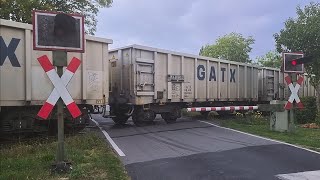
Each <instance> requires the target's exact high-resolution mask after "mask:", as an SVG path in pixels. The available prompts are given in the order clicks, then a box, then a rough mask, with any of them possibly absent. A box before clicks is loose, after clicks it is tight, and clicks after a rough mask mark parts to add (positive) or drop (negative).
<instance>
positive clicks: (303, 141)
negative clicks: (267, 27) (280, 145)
mask: <svg viewBox="0 0 320 180" xmlns="http://www.w3.org/2000/svg"><path fill="white" fill-rule="evenodd" d="M219 122H220V124H221V125H222V126H224V127H228V128H232V129H236V130H240V131H243V132H248V133H251V134H255V135H259V136H263V137H267V138H271V139H275V140H279V141H283V142H287V143H290V144H295V145H298V146H301V147H305V148H309V149H312V150H315V151H319V152H320V129H308V128H302V127H299V126H296V129H295V132H276V131H271V130H270V127H269V121H268V120H267V119H260V120H252V119H251V118H249V119H245V118H233V119H229V120H219Z"/></svg>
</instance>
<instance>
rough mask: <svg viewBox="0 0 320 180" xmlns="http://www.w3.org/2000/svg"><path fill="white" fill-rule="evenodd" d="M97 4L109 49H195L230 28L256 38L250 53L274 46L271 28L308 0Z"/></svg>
mask: <svg viewBox="0 0 320 180" xmlns="http://www.w3.org/2000/svg"><path fill="white" fill-rule="evenodd" d="M113 1H114V2H113V4H112V7H110V8H103V9H100V12H99V14H98V25H97V32H96V34H95V35H96V36H98V37H104V38H108V39H112V40H113V44H112V45H111V46H110V49H114V48H118V47H122V46H127V45H131V44H140V45H145V46H151V47H155V48H161V49H168V50H172V51H178V52H184V53H190V54H196V55H197V54H199V50H200V48H201V46H203V45H205V44H213V43H215V41H216V39H217V38H219V37H221V36H223V35H225V34H229V33H231V32H237V33H241V34H242V35H243V36H244V37H248V36H252V37H253V38H254V39H255V43H254V45H252V46H251V47H252V51H251V53H250V58H251V59H253V60H255V59H256V57H257V56H262V55H264V54H265V53H267V52H268V51H270V50H274V49H275V41H274V38H273V34H275V33H278V32H279V31H280V30H281V29H282V28H283V27H284V22H285V21H286V20H287V19H288V18H289V17H296V7H297V6H298V5H300V6H301V7H304V6H305V5H307V4H309V2H311V1H309V0H113Z"/></svg>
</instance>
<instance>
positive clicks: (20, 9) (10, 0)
mask: <svg viewBox="0 0 320 180" xmlns="http://www.w3.org/2000/svg"><path fill="white" fill-rule="evenodd" d="M112 2H113V1H112V0H1V1H0V18H2V19H7V20H12V21H17V22H24V23H29V24H31V23H32V19H31V16H32V10H47V11H62V12H65V13H78V14H82V15H85V24H86V28H87V30H86V33H87V34H91V35H93V34H94V32H95V31H96V26H97V19H96V16H97V14H98V12H99V8H104V7H110V6H111V4H112Z"/></svg>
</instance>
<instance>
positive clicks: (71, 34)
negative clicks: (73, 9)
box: [33, 11, 85, 53]
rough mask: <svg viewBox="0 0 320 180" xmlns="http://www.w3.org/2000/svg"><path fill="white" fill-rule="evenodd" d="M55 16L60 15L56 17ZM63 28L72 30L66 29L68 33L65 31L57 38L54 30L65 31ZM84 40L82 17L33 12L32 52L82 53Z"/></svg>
mask: <svg viewBox="0 0 320 180" xmlns="http://www.w3.org/2000/svg"><path fill="white" fill-rule="evenodd" d="M57 14H60V15H58V16H57ZM61 14H63V15H61ZM65 16H66V17H65ZM61 17H62V18H61ZM68 18H69V19H68ZM70 20H71V21H70ZM57 24H58V25H57ZM64 26H65V27H72V28H68V29H70V31H66V32H68V33H62V34H61V33H60V34H59V36H58V35H57V33H56V31H55V29H56V28H57V27H60V28H62V29H63V30H65V29H66V28H65V27H64ZM68 29H67V30H68ZM84 40H85V39H84V16H81V15H74V14H64V13H59V12H48V11H33V49H34V50H44V51H52V50H63V51H68V52H82V53H83V52H84Z"/></svg>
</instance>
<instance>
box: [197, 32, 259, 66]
mask: <svg viewBox="0 0 320 180" xmlns="http://www.w3.org/2000/svg"><path fill="white" fill-rule="evenodd" d="M254 41H255V40H254V39H253V38H252V37H251V36H250V37H248V38H245V37H243V36H242V35H241V34H238V33H234V32H233V33H230V34H227V35H225V36H223V37H219V38H218V39H217V40H216V43H215V44H212V45H208V44H207V45H205V46H202V47H201V49H200V53H199V55H201V56H207V57H213V58H221V59H226V60H230V61H237V62H244V63H248V62H251V60H250V59H249V53H250V52H251V50H252V48H251V47H250V46H251V45H252V44H254Z"/></svg>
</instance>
